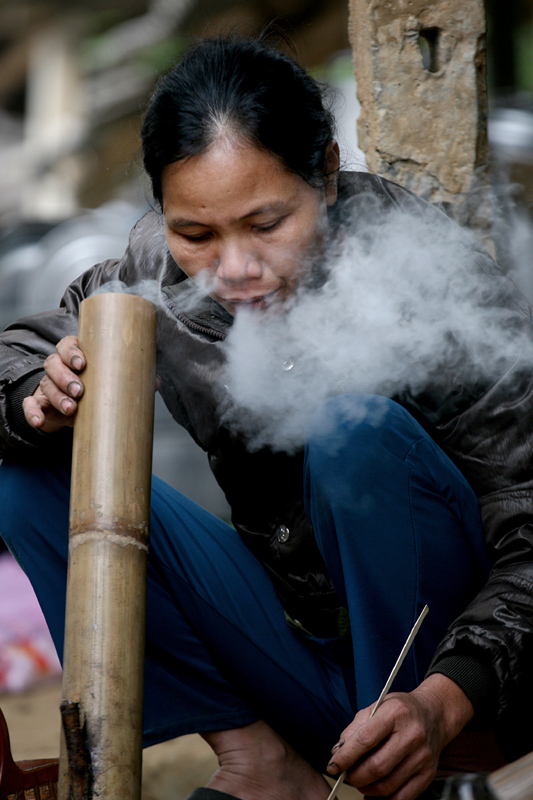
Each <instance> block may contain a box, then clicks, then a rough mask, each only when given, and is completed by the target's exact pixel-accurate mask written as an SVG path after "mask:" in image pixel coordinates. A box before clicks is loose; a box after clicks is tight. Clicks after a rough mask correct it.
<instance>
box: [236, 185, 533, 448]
mask: <svg viewBox="0 0 533 800" xmlns="http://www.w3.org/2000/svg"><path fill="white" fill-rule="evenodd" d="M326 273H327V276H328V277H327V279H326V280H325V282H324V283H323V285H322V286H320V288H314V289H309V288H307V289H306V290H303V291H301V292H299V293H298V294H297V296H295V297H294V298H293V301H291V302H290V304H289V305H288V306H287V307H285V308H283V309H279V308H277V309H270V310H268V311H267V312H264V313H257V312H255V311H253V310H248V309H246V308H244V309H242V310H239V311H238V313H237V316H236V318H235V322H234V325H233V327H232V330H231V332H230V334H229V336H228V339H227V370H226V376H225V385H226V389H227V392H228V394H227V395H226V397H225V400H224V401H223V402H222V406H221V411H222V413H223V418H224V421H225V423H226V424H227V425H229V426H231V427H232V428H233V429H234V430H237V431H239V432H241V433H243V434H244V435H245V436H246V437H248V438H249V440H250V448H251V449H257V448H260V447H262V446H265V445H267V446H270V447H271V448H273V449H274V450H287V451H291V450H294V449H295V448H298V447H300V446H301V445H302V444H303V443H304V441H305V438H306V431H307V428H308V424H309V421H310V418H311V416H312V414H313V412H314V411H315V410H316V409H317V408H318V406H319V405H320V404H321V403H322V402H323V401H324V400H325V399H326V398H328V397H330V396H332V395H337V394H342V393H347V392H358V393H360V392H364V393H372V394H378V395H385V396H388V397H393V396H395V395H396V394H398V393H400V392H402V391H404V390H409V391H411V392H412V393H413V394H417V393H418V392H421V391H423V390H424V389H425V388H426V387H428V386H429V385H431V383H432V382H433V381H435V380H436V379H439V380H441V381H442V377H443V375H445V376H446V380H447V381H448V382H449V384H450V388H452V387H453V386H454V385H459V384H463V385H464V384H466V385H468V384H469V383H472V382H477V381H489V382H490V381H492V380H494V379H495V378H496V377H497V376H498V375H499V374H501V371H502V370H503V369H504V368H505V367H506V366H509V365H511V364H512V363H514V362H515V361H516V359H517V358H521V359H524V358H525V359H526V360H527V361H528V362H529V363H531V364H532V365H533V347H532V344H531V340H530V336H529V331H528V328H527V325H524V324H523V318H522V321H517V319H518V318H517V314H516V302H517V300H516V297H517V295H516V294H515V292H516V290H515V288H514V286H513V285H512V284H511V283H510V281H509V280H508V279H507V278H505V277H504V276H501V275H500V273H499V272H498V271H497V270H495V269H494V265H493V262H492V261H491V259H490V258H489V257H488V255H486V254H484V251H482V250H480V249H479V247H478V246H477V245H476V243H475V241H474V240H473V238H472V237H471V236H470V235H469V234H467V233H466V232H465V231H463V230H462V229H461V228H459V227H458V226H456V225H453V224H451V223H450V222H449V220H448V219H447V218H446V217H445V216H444V215H443V214H441V213H440V212H438V211H436V210H435V209H433V208H431V207H428V208H427V211H426V212H424V211H418V210H417V213H416V214H413V213H407V212H406V211H403V210H396V211H393V212H391V213H388V214H386V215H384V214H382V213H379V209H378V207H377V206H376V204H375V202H373V201H372V199H371V198H369V197H358V198H357V199H356V201H354V203H353V204H352V207H351V209H350V213H349V219H348V222H347V224H346V225H345V226H344V227H343V229H342V230H341V231H340V234H339V235H338V236H336V237H335V244H331V245H330V247H329V251H328V257H327V264H326ZM518 302H520V301H518Z"/></svg>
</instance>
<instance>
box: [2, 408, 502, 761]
mask: <svg viewBox="0 0 533 800" xmlns="http://www.w3.org/2000/svg"><path fill="white" fill-rule="evenodd" d="M302 480H303V485H304V492H305V498H306V509H307V514H308V516H309V518H310V520H311V521H312V523H313V526H314V530H315V535H316V538H317V541H318V544H319V547H320V549H321V552H322V554H323V557H324V559H325V561H326V563H327V566H328V569H329V572H330V575H331V578H332V580H333V583H334V585H335V587H336V589H337V591H338V593H339V595H340V597H341V598H342V601H343V603H344V605H345V606H346V608H347V609H348V612H349V616H350V626H351V634H352V636H351V637H347V638H345V639H343V640H337V639H335V640H320V639H315V638H311V637H304V636H302V635H300V634H299V633H297V632H295V631H294V630H292V629H291V628H289V627H288V625H287V624H286V621H285V617H284V613H283V609H282V606H281V604H280V602H279V600H278V598H277V596H276V594H275V593H274V590H273V588H272V584H271V582H270V580H269V578H268V576H267V574H266V572H265V571H264V569H263V567H262V566H261V564H260V563H259V562H258V561H257V559H256V558H255V557H254V556H253V555H252V553H251V552H250V551H249V550H248V549H247V547H246V546H245V545H244V544H243V542H242V541H241V539H240V537H239V536H238V534H237V533H236V532H235V531H234V530H233V529H232V528H231V527H230V526H229V525H227V524H225V523H224V522H222V521H221V520H219V519H217V518H216V517H214V516H212V515H211V514H209V513H208V512H206V511H205V510H204V509H202V508H200V507H199V506H197V505H195V504H194V503H193V502H191V501H190V500H188V499H187V498H185V497H183V496H182V495H180V494H179V493H178V492H177V491H175V490H174V489H172V488H171V487H169V486H168V485H167V484H165V483H164V482H163V481H161V480H159V479H158V478H154V480H153V487H152V517H151V543H150V555H149V564H148V588H147V638H146V676H145V718H144V741H145V745H150V744H155V743H156V742H159V741H163V740H165V739H169V738H172V737H174V736H179V735H182V734H185V733H191V732H196V731H207V730H221V729H228V728H234V727H239V726H242V725H246V724H249V723H251V722H253V721H255V720H257V719H259V718H263V719H265V720H266V721H267V722H269V723H270V724H271V725H272V727H273V728H274V729H275V730H277V731H278V732H279V733H280V734H281V735H282V736H283V737H284V738H285V739H286V740H287V741H289V742H290V743H291V744H292V745H293V746H294V747H295V749H297V750H298V751H299V752H301V753H302V754H303V755H304V756H305V757H306V758H308V760H309V761H310V762H311V763H313V764H314V765H315V766H317V768H319V769H324V767H325V764H326V763H327V761H328V755H329V751H330V748H331V747H332V745H333V744H334V743H335V742H336V741H337V739H338V736H339V734H340V732H341V730H342V729H343V728H344V727H345V726H346V725H347V724H348V722H350V720H351V719H352V718H353V715H354V713H355V711H356V710H357V708H362V707H365V706H367V705H370V704H371V703H372V702H373V701H375V700H376V699H377V696H378V695H379V692H380V691H381V688H382V686H383V684H384V683H385V680H386V678H387V676H388V674H389V672H390V670H391V668H392V666H393V664H394V662H395V660H396V658H397V656H398V653H399V652H400V650H401V647H402V645H403V643H404V641H405V639H406V638H407V635H408V633H409V630H410V629H411V627H412V625H413V623H414V621H415V619H416V617H417V616H418V614H419V613H420V611H421V609H422V607H423V606H424V604H425V603H428V605H429V607H430V612H429V615H428V617H427V618H426V620H425V621H424V624H423V625H422V628H421V630H420V632H419V634H418V637H417V639H416V641H415V644H414V646H413V648H412V649H411V651H410V654H409V656H408V658H407V659H406V661H405V663H404V665H403V667H402V670H401V671H400V674H399V675H398V678H397V679H396V682H395V684H394V687H393V689H394V690H399V691H402V690H403V691H409V690H411V689H413V688H414V687H415V686H416V685H417V684H418V683H419V682H420V681H421V680H422V679H423V677H424V674H425V671H426V669H427V667H428V665H429V662H430V660H431V657H432V654H433V653H434V651H435V649H436V647H437V645H438V642H439V641H440V639H441V638H442V636H443V635H444V633H445V631H446V628H447V626H448V625H449V624H450V622H451V621H452V620H453V619H454V617H455V616H456V615H457V614H458V613H459V612H460V611H462V610H463V609H464V608H465V606H466V605H467V603H468V602H469V601H470V599H471V598H472V597H473V596H474V595H475V593H476V591H477V590H478V589H479V587H480V586H481V585H482V583H483V582H484V580H486V577H487V575H488V562H487V557H486V554H485V550H484V546H483V537H482V529H481V520H480V512H479V505H478V501H477V499H476V497H475V495H474V494H473V492H472V490H471V488H470V487H469V485H468V484H467V482H466V481H465V479H464V478H463V476H462V475H461V473H460V472H459V471H458V470H457V468H456V467H455V466H454V465H453V464H452V462H451V461H450V460H449V459H448V457H447V456H446V455H445V454H444V453H443V452H442V450H441V449H440V448H439V447H438V446H437V445H436V444H435V443H434V442H433V440H432V439H431V438H430V437H429V436H428V435H427V434H426V433H425V431H424V430H423V429H422V428H421V427H420V425H419V424H418V423H417V422H416V421H415V420H414V419H413V418H412V417H411V416H410V415H409V414H408V413H407V412H406V411H405V410H404V409H403V408H402V407H401V406H399V405H398V404H397V403H394V402H393V401H390V400H387V399H385V398H381V397H374V396H366V395H345V396H339V397H335V398H332V399H331V400H330V401H328V402H327V403H326V404H325V405H324V406H323V407H322V408H321V409H320V411H319V412H318V413H317V415H316V416H315V419H314V421H313V425H312V427H311V431H310V435H309V440H308V443H307V446H306V455H305V465H304V475H303V478H302ZM68 503H69V474H68V471H67V470H66V469H65V468H64V466H61V465H60V464H55V465H54V464H53V463H50V461H49V460H48V461H47V462H46V463H43V462H42V461H41V462H39V460H38V459H35V460H34V461H32V462H31V463H27V462H26V463H23V462H14V461H12V462H9V463H6V462H4V464H3V465H2V466H1V467H0V508H1V509H2V514H1V518H0V534H1V536H2V537H3V538H4V540H5V541H6V543H7V544H8V546H9V548H10V549H11V551H12V552H13V554H14V556H15V557H16V559H17V560H18V561H19V563H20V564H21V566H22V568H23V569H24V570H25V572H26V573H27V574H28V576H29V578H30V580H31V582H32V584H33V587H34V589H35V592H36V594H37V597H38V599H39V602H40V604H41V607H42V609H43V612H44V614H45V617H46V619H47V622H48V625H49V628H50V631H51V634H52V636H53V639H54V641H55V644H56V647H57V649H58V652H59V653H60V654H61V653H62V649H63V626H64V614H65V608H64V605H65V587H66V569H67V549H68Z"/></svg>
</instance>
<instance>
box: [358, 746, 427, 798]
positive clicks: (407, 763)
mask: <svg viewBox="0 0 533 800" xmlns="http://www.w3.org/2000/svg"><path fill="white" fill-rule="evenodd" d="M369 761H370V759H369ZM435 772H436V770H435V768H434V766H433V765H432V763H431V759H429V758H427V757H426V756H425V755H424V754H423V753H422V752H416V753H409V754H408V755H407V756H406V758H404V759H402V760H401V761H400V762H399V763H397V764H395V765H394V767H392V768H391V769H389V763H388V761H387V758H386V757H385V758H384V759H383V761H380V760H379V759H376V760H375V761H374V763H373V764H369V765H368V772H367V775H369V776H370V777H371V780H370V781H369V782H368V783H366V782H362V781H364V778H361V774H359V775H357V774H354V773H357V770H353V771H352V770H351V771H350V772H349V773H348V775H347V780H348V783H350V784H351V785H352V786H356V787H357V789H359V791H360V792H362V793H363V794H365V795H368V796H372V795H377V796H383V797H388V796H389V795H392V794H393V793H394V792H396V791H398V789H400V787H401V786H403V785H404V784H406V783H407V782H408V781H411V779H412V778H413V776H416V775H418V776H421V777H420V780H422V779H423V778H425V779H427V781H428V782H429V781H430V780H431V779H432V778H433V777H434V775H435Z"/></svg>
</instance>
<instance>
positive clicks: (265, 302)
mask: <svg viewBox="0 0 533 800" xmlns="http://www.w3.org/2000/svg"><path fill="white" fill-rule="evenodd" d="M278 292H279V290H278V289H275V290H274V291H273V292H269V294H262V295H257V296H256V297H245V298H236V297H228V298H220V302H221V303H222V304H223V305H224V306H225V307H226V308H227V309H228V310H229V311H230V312H231V313H232V314H235V313H236V312H237V311H238V310H239V309H241V308H248V309H250V310H252V311H264V310H265V309H267V308H269V307H270V306H271V305H272V303H273V302H274V301H275V300H276V298H277V295H278Z"/></svg>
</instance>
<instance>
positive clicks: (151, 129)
mask: <svg viewBox="0 0 533 800" xmlns="http://www.w3.org/2000/svg"><path fill="white" fill-rule="evenodd" d="M323 91H324V90H323V89H322V88H321V86H320V85H319V84H318V83H317V81H315V80H314V79H313V78H312V77H311V76H310V75H309V74H308V73H307V72H306V71H305V70H304V69H303V67H301V66H300V65H299V64H298V63H297V62H296V61H295V60H293V59H292V58H290V57H289V56H287V55H285V54H284V53H282V52H281V51H280V50H278V49H276V48H274V47H272V46H270V45H267V44H265V43H264V42H263V41H262V40H261V39H252V40H250V39H241V38H236V37H217V38H211V39H204V40H201V41H200V42H199V43H197V44H196V45H194V46H193V47H192V48H191V49H190V50H189V51H188V52H186V54H185V55H184V57H183V58H182V60H181V61H180V62H179V64H177V65H176V66H175V67H174V68H173V69H172V70H171V71H170V72H169V73H168V74H167V75H165V76H163V77H162V78H161V79H160V81H159V83H158V84H157V86H156V88H155V91H154V94H153V96H152V98H151V100H150V102H149V105H148V108H147V111H146V114H145V118H144V123H143V126H142V132H141V135H142V146H143V159H144V166H145V169H146V172H147V173H148V176H149V177H150V179H151V182H152V190H153V194H154V197H155V198H156V200H158V201H159V203H161V201H162V197H161V172H162V170H163V167H165V166H166V165H167V164H171V163H173V162H175V161H180V160H182V159H185V158H188V157H190V156H194V155H198V154H200V153H203V152H205V151H206V150H207V149H208V148H209V147H210V146H211V145H212V144H213V143H214V142H215V141H216V140H217V139H218V137H219V136H220V135H221V134H222V133H225V134H226V135H228V134H229V135H231V134H233V135H236V136H237V137H238V138H242V139H244V140H245V141H250V142H252V143H253V144H255V145H256V146H257V147H259V148H261V149H263V150H265V151H267V152H270V153H272V154H273V155H275V156H277V157H278V158H279V159H280V161H281V162H282V163H283V165H284V166H285V167H286V168H287V169H288V170H290V171H291V172H294V173H295V174H297V175H299V176H300V177H302V178H303V179H304V180H305V181H306V182H307V183H309V184H310V185H312V186H315V187H319V186H323V185H324V182H325V175H324V168H325V155H326V148H327V146H328V144H329V142H330V141H331V140H332V139H333V137H334V122H333V115H332V113H331V111H329V110H328V109H327V108H326V107H325V104H324V102H323Z"/></svg>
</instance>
